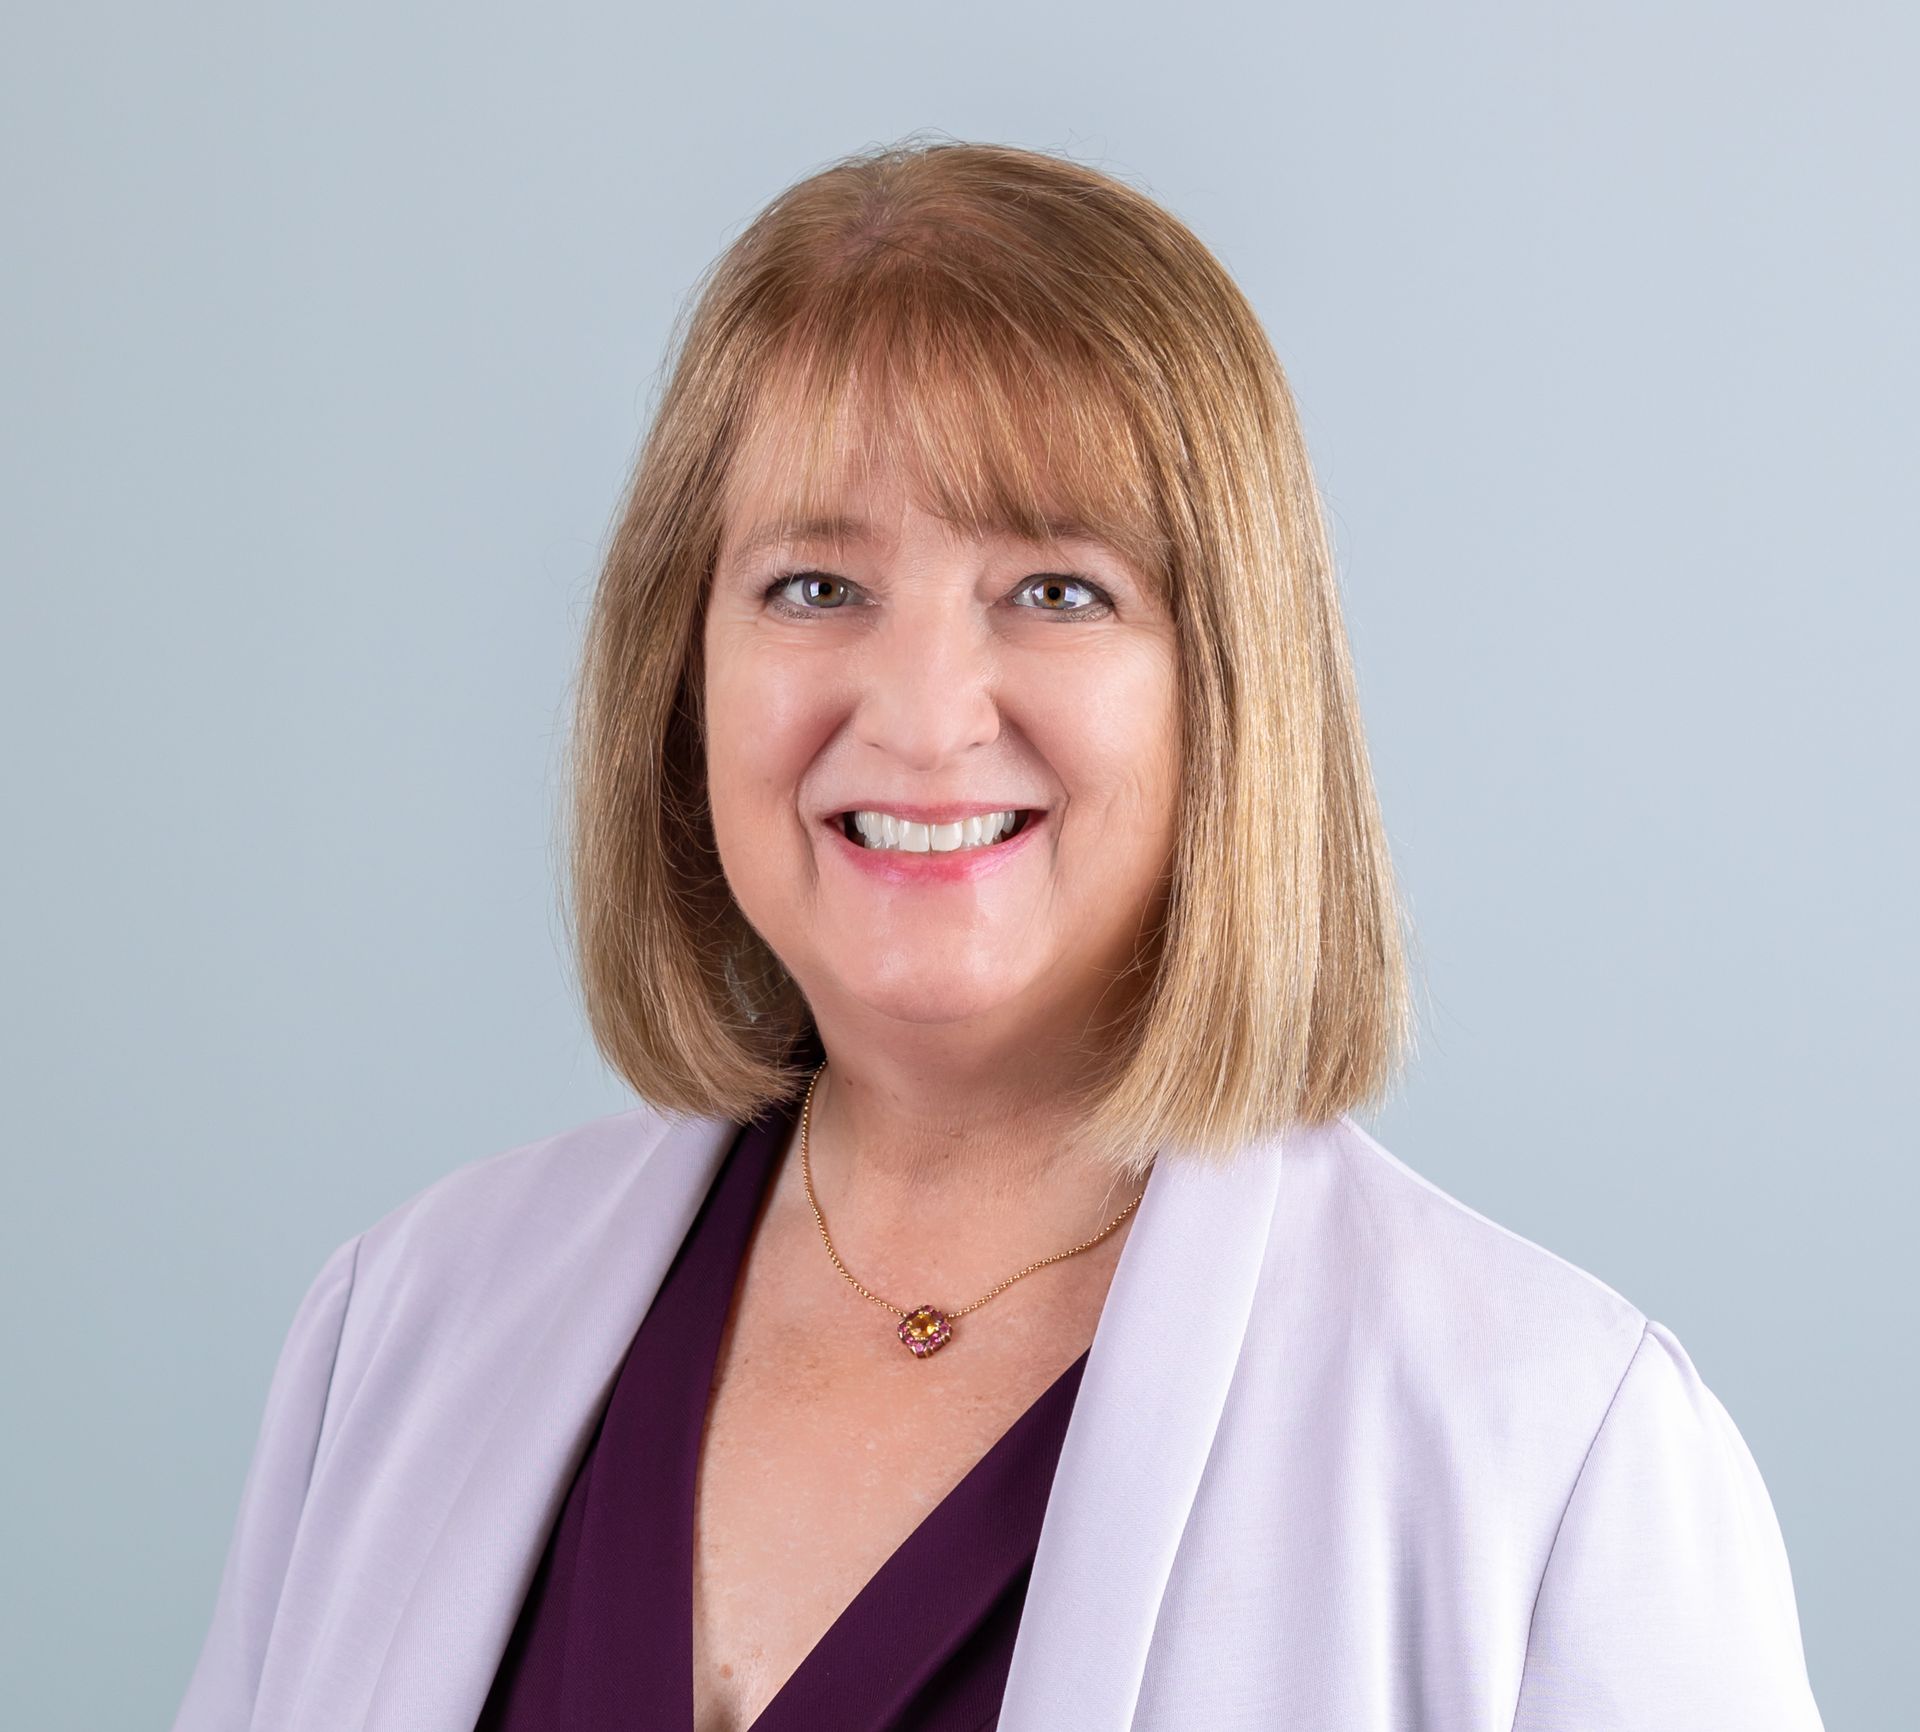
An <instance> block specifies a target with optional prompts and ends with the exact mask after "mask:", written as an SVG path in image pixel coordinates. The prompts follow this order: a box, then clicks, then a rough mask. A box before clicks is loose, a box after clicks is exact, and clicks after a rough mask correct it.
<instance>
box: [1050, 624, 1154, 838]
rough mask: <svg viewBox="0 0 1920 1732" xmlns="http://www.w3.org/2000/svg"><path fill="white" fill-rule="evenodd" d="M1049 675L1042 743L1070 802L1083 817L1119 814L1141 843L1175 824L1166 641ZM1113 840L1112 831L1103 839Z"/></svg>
mask: <svg viewBox="0 0 1920 1732" xmlns="http://www.w3.org/2000/svg"><path fill="white" fill-rule="evenodd" d="M1079 672H1080V675H1081V677H1078V678H1066V679H1055V680H1052V681H1050V682H1048V684H1047V686H1046V687H1045V689H1044V695H1043V696H1041V697H1040V698H1039V700H1038V701H1039V702H1040V704H1041V705H1042V706H1043V708H1042V712H1041V713H1042V714H1043V716H1044V726H1045V730H1046V733H1045V737H1046V740H1047V741H1048V742H1049V743H1048V745H1047V747H1046V748H1045V749H1046V750H1047V752H1048V754H1049V755H1050V756H1051V757H1052V758H1053V760H1054V762H1055V764H1056V766H1057V768H1058V771H1059V774H1060V777H1061V780H1062V782H1063V784H1064V785H1065V788H1066V791H1067V795H1068V798H1069V802H1070V803H1075V804H1078V805H1080V807H1081V808H1082V811H1083V812H1084V813H1085V814H1086V815H1087V816H1089V817H1095V816H1098V817H1101V818H1103V819H1104V818H1114V819H1125V820H1126V821H1127V822H1128V823H1129V824H1131V825H1135V826H1138V827H1139V830H1140V845H1141V846H1142V847H1143V848H1144V847H1147V846H1157V845H1158V844H1159V843H1160V842H1161V841H1162V839H1163V838H1164V836H1165V834H1166V833H1167V832H1169V831H1170V830H1171V828H1172V826H1173V823H1174V803H1175V800H1176V797H1177V792H1178V784H1179V777H1180V700H1179V688H1178V682H1177V674H1176V665H1175V662H1174V659H1173V654H1172V649H1171V646H1170V645H1161V644H1158V643H1149V644H1144V645H1141V646H1140V647H1139V648H1138V649H1136V650H1134V651H1131V652H1130V653H1128V654H1127V655H1125V656H1118V657H1115V658H1113V660H1112V661H1110V662H1106V663H1103V664H1102V665H1099V666H1091V665H1090V666H1088V667H1086V668H1085V669H1082V670H1079ZM1108 841H1109V842H1110V841H1111V838H1110V837H1109V838H1108Z"/></svg>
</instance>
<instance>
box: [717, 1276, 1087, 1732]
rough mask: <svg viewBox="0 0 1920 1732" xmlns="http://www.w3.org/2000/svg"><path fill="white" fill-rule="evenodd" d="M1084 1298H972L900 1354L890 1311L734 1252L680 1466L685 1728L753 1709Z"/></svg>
mask: <svg viewBox="0 0 1920 1732" xmlns="http://www.w3.org/2000/svg"><path fill="white" fill-rule="evenodd" d="M814 1251H815V1255H818V1247H817V1245H816V1246H815V1247H814ZM807 1268H808V1269H809V1270H810V1269H811V1265H810V1264H809V1265H807ZM815 1273H817V1272H815ZM829 1273H831V1271H829ZM798 1292H805V1293H806V1294H808V1295H810V1297H808V1298H805V1299H798V1298H796V1297H795V1295H796V1293H798ZM1083 1309H1084V1308H1083V1307H1077V1308H1076V1310H1075V1311H1074V1312H1073V1313H1072V1314H1070V1315H1061V1314H1058V1313H1055V1314H1053V1315H1050V1316H1047V1317H1045V1318H1044V1319H1043V1318H1042V1317H1040V1315H1039V1314H1038V1313H1037V1312H1036V1311H1035V1310H1034V1309H1033V1308H1032V1307H1029V1308H1028V1310H1027V1311H1026V1312H1025V1313H1021V1312H1018V1311H1009V1312H1008V1313H1007V1314H1006V1315H1004V1316H1003V1317H1002V1318H1001V1319H997V1320H996V1319H994V1318H992V1317H991V1315H990V1308H983V1309H982V1311H981V1312H979V1313H977V1314H974V1315H971V1316H969V1317H967V1318H963V1319H961V1320H960V1322H959V1323H957V1324H956V1326H955V1327H956V1334H955V1338H954V1340H953V1341H952V1342H950V1343H949V1344H948V1346H947V1347H945V1348H943V1349H941V1351H940V1352H939V1353H936V1354H934V1355H932V1356H930V1357H929V1358H927V1359H925V1360H917V1359H915V1358H913V1357H912V1356H911V1355H910V1354H909V1353H908V1352H907V1351H906V1349H905V1348H903V1347H902V1346H901V1345H900V1343H899V1342H898V1341H897V1340H896V1339H895V1338H894V1336H893V1325H894V1323H895V1321H896V1319H895V1318H894V1316H893V1314H892V1313H891V1312H889V1311H886V1310H883V1309H882V1308H881V1307H879V1306H877V1305H874V1304H872V1303H871V1302H869V1301H867V1300H864V1299H862V1298H860V1296H859V1295H858V1294H855V1293H854V1292H852V1290H851V1289H850V1288H844V1287H842V1288H840V1289H838V1290H836V1288H835V1286H834V1285H833V1284H831V1283H829V1282H819V1281H810V1280H803V1279H801V1278H799V1272H798V1271H794V1272H787V1271H784V1270H782V1269H781V1268H780V1267H779V1265H778V1264H777V1263H775V1262H770V1261H768V1260H764V1259H763V1260H761V1261H760V1262H759V1264H758V1266H757V1267H756V1265H755V1264H754V1263H752V1262H750V1263H749V1265H748V1268H747V1271H746V1274H745V1275H744V1276H743V1279H742V1284H741V1289H740V1292H739V1294H738V1296H737V1299H736V1305H735V1311H734V1315H733V1317H732V1318H731V1319H730V1321H729V1327H728V1330H727V1333H726V1336H725V1337H724V1338H723V1341H722V1345H721V1349H720V1354H719V1357H718V1360H717V1362H716V1365H715V1370H714V1382H713V1389H712V1393H711V1396H710V1400H709V1407H708V1413H707V1420H706V1426H705V1430H704V1434H703V1437H702V1442H701V1451H700V1463H699V1472H698V1478H697V1481H696V1494H695V1500H694V1568H693V1670H694V1708H695V1714H694V1725H695V1729H696V1732H745V1729H746V1728H748V1727H750V1726H751V1725H752V1724H753V1721H754V1719H755V1718H756V1717H757V1716H758V1715H759V1713H760V1712H761V1710H762V1709H764V1708H765V1707H766V1705H767V1703H768V1702H769V1701H771V1700H772V1698H773V1697H774V1696H775V1694H776V1693H777V1692H778V1691H779V1689H780V1687H781V1686H782V1685H783V1684H784V1683H785V1682H786V1680H787V1679H788V1677H789V1676H790V1675H791V1674H792V1673H793V1671H794V1670H795V1669H796V1668H797V1667H798V1666H799V1665H800V1663H801V1662H802V1661H803V1660H804V1659H805V1658H806V1656H807V1654H808V1653H809V1652H810V1651H811V1649H812V1648H813V1647H814V1645H815V1644H816V1643H817V1642H818V1641H819V1640H820V1639H821V1637H822V1636H824V1635H825V1634H826V1632H827V1631H828V1630H829V1629H830V1628H831V1627H832V1625H833V1624H834V1622H835V1621H836V1620H837V1619H838V1618H839V1616H840V1614H841V1613H842V1612H843V1611H844V1610H845V1609H846V1607H847V1606H848V1605H849V1604H850V1603H851V1602H852V1601H853V1599H854V1598H855V1597H856V1596H857V1595H858V1594H859V1592H860V1590H861V1589H862V1588H863V1587H864V1586H865V1584H866V1583H867V1581H868V1580H869V1579H870V1578H871V1577H872V1576H873V1574H874V1573H875V1571H877V1570H878V1569H879V1568H880V1566H881V1565H882V1564H883V1563H884V1562H885V1561H886V1560H887V1558H888V1557H889V1556H891V1555H892V1553H893V1552H894V1551H895V1550H896V1549H897V1548H898V1547H899V1546H900V1545H901V1544H902V1543H903V1542H905V1541H906V1540H907V1539H908V1537H909V1536H910V1535H911V1534H912V1533H913V1531H914V1530H915V1529H916V1528H917V1527H918V1526H919V1525H920V1523H921V1522H923V1521H924V1520H925V1519H926V1518H927V1517H928V1515H929V1514H931V1513H932V1512H933V1510H934V1509H935V1508H936V1506H938V1504H939V1503H940V1502H941V1500H942V1499H943V1498H945V1497H946V1495H947V1494H948V1493H949V1492H950V1491H951V1490H952V1489H953V1488H954V1487H955V1486H956V1485H957V1484H958V1483H959V1482H960V1480H961V1479H962V1478H964V1477H965V1475H966V1474H967V1473H968V1471H969V1470H970V1469H971V1468H972V1467H973V1466H974V1465H975V1464H976V1463H977V1462H978V1461H979V1460H980V1458H981V1457H982V1456H983V1455H985V1454H986V1453H987V1451H988V1450H989V1449H991V1448H992V1446H993V1445H994V1443H995V1442H996V1441H997V1440H998V1439H999V1437H1000V1436H1001V1435H1002V1433H1004V1432H1005V1431H1006V1430H1007V1429H1008V1428H1009V1427H1010V1426H1011V1425H1012V1424H1013V1423H1014V1421H1015V1420H1016V1419H1018V1418H1019V1417H1020V1415H1021V1414H1022V1413H1023V1412H1024V1411H1025V1410H1026V1409H1027V1408H1028V1407H1029V1406H1030V1405H1031V1404H1032V1403H1033V1401H1034V1400H1035V1399H1036V1398H1037V1397H1038V1396H1039V1395H1040V1394H1041V1393H1042V1392H1043V1391H1044V1390H1045V1389H1046V1388H1047V1386H1048V1385H1049V1384H1051V1383H1052V1382H1053V1381H1054V1379H1055V1378H1057V1377H1058V1376H1059V1375H1060V1373H1061V1372H1062V1371H1063V1370H1065V1369H1066V1367H1067V1366H1068V1365H1069V1364H1071V1362H1072V1361H1073V1360H1074V1359H1075V1358H1077V1357H1078V1356H1079V1354H1080V1353H1081V1351H1082V1350H1083V1349H1084V1348H1085V1347H1086V1346H1087V1344H1088V1342H1089V1341H1091V1339H1092V1336H1093V1330H1094V1327H1095V1324H1096V1323H1097V1321H1098V1306H1097V1305H1095V1306H1094V1307H1093V1309H1092V1311H1091V1313H1089V1314H1085V1315H1082V1314H1081V1311H1082V1310H1083ZM996 1322H1000V1323H1002V1324H1004V1325H1005V1327H1004V1328H1003V1329H1001V1330H999V1331H996V1330H995V1323H996ZM969 1323H972V1324H974V1328H973V1329H972V1330H971V1331H969V1330H968V1329H967V1325H968V1324H969Z"/></svg>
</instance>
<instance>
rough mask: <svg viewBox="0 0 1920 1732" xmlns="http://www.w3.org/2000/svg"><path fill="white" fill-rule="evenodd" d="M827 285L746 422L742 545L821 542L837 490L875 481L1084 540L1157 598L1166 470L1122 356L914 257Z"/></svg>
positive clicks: (974, 532)
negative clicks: (1125, 566)
mask: <svg viewBox="0 0 1920 1732" xmlns="http://www.w3.org/2000/svg"><path fill="white" fill-rule="evenodd" d="M821 288H822V290H823V291H825V292H822V293H821V294H820V296H819V299H818V300H817V301H816V302H815V304H814V305H812V306H810V307H808V308H806V309H805V310H803V311H801V312H800V313H798V314H797V315H796V316H795V317H794V318H793V321H792V323H790V324H788V325H787V327H786V333H785V338H784V341H783V343H782V345H781V347H780V349H779V350H778V352H777V353H776V354H775V356H774V358H773V359H772V361H771V362H770V364H769V365H768V366H767V367H766V368H765V370H764V371H763V372H762V373H761V375H760V377H759V379H758V381H757V384H756V387H755V389H754V391H753V395H752V397H751V400H750V402H749V404H748V408H747V411H746V413H745V415H744V416H743V417H742V419H741V423H740V427H741V432H740V435H739V437H738V438H737V441H736V443H735V446H734V461H733V463H732V465H731V467H730V472H729V475H728V482H727V488H726V495H727V509H728V511H729V514H730V516H731V515H733V514H736V513H738V512H740V511H742V510H744V509H749V508H750V509H751V511H752V514H753V525H752V527H751V528H750V529H749V530H748V531H747V534H748V535H749V536H750V538H751V540H752V541H753V542H760V541H763V540H768V539H772V538H774V537H775V536H777V535H779V534H780V533H781V532H782V531H783V530H794V531H806V532H810V533H812V534H814V535H817V536H822V537H824V538H826V539H829V540H831V539H833V538H834V534H835V531H836V528H837V527H839V526H840V525H841V524H843V523H844V522H845V518H844V515H843V513H844V506H845V495H846V493H847V491H848V489H849V487H850V486H852V485H855V484H858V485H866V484H868V483H869V482H870V481H871V480H872V478H873V477H875V476H876V475H887V476H891V477H894V478H896V479H897V480H898V481H899V484H900V485H901V486H902V487H903V488H904V489H905V490H906V492H907V494H908V496H909V498H911V499H912V500H913V502H914V503H915V504H916V505H918V506H919V507H920V509H922V510H923V511H926V512H927V513H929V514H930V515H932V516H934V517H937V518H940V519H941V520H943V521H944V522H946V523H947V524H948V525H950V526H951V527H952V528H953V529H954V530H955V531H956V532H957V533H961V534H965V535H970V536H974V537H980V538H985V537H988V536H993V535H1008V536H1017V537H1020V538H1022V539H1024V540H1027V541H1033V542H1046V541H1050V540H1052V539H1054V538H1056V537H1060V536H1065V535H1071V534H1077V535H1086V536H1092V537H1094V538H1096V539H1097V540H1099V541H1101V542H1104V543H1105V544H1106V545H1107V546H1109V547H1111V548H1113V549H1114V550H1115V551H1116V552H1118V553H1119V554H1121V555H1122V556H1123V557H1124V558H1126V559H1127V560H1128V561H1129V562H1130V563H1131V564H1132V565H1133V567H1134V568H1135V569H1136V570H1137V571H1138V572H1139V574H1140V576H1141V577H1142V578H1143V579H1144V580H1145V581H1146V583H1147V584H1148V586H1149V587H1150V588H1151V589H1152V590H1153V591H1154V592H1155V593H1156V594H1158V595H1160V596H1161V597H1162V598H1163V599H1164V597H1165V593H1166V588H1167V565H1168V559H1169V551H1170V548H1171V545H1172V542H1171V536H1170V527H1169V523H1168V518H1167V512H1166V498H1167V492H1166V486H1165V480H1164V465H1163V464H1162V463H1161V462H1159V461H1158V460H1157V458H1156V454H1155V453H1154V451H1153V450H1152V448H1151V446H1150V444H1149V442H1148V440H1147V439H1146V438H1145V437H1144V435H1143V431H1142V423H1143V416H1142V413H1141V405H1140V403H1139V402H1138V401H1137V400H1136V398H1135V396H1134V394H1133V393H1132V392H1131V391H1130V390H1129V388H1128V386H1127V384H1126V382H1125V378H1124V375H1123V374H1122V372H1121V370H1120V369H1119V367H1118V366H1117V365H1115V364H1113V363H1112V362H1110V361H1108V360H1106V359H1104V358H1103V357H1102V356H1101V355H1100V354H1099V353H1098V351H1097V350H1096V349H1094V348H1093V347H1092V345H1090V344H1089V343H1088V342H1087V341H1086V340H1085V339H1084V338H1083V337H1081V336H1080V335H1078V334H1076V333H1075V331H1074V330H1073V329H1072V327H1071V324H1070V322H1069V321H1068V320H1066V319H1063V318H1062V317H1061V312H1060V310H1059V309H1058V308H1055V309H1054V310H1053V311H1052V313H1051V314H1050V316H1049V317H1048V318H1047V319H1046V320H1044V321H1041V320H1038V319H1035V318H1032V317H1029V316H1027V315H1028V314H1029V313H1030V312H1031V309H1029V308H1009V307H1007V306H1006V304H1005V303H1004V302H994V303H989V301H988V300H987V299H986V298H985V297H984V296H983V295H982V292H981V286H980V284H979V282H978V280H977V279H976V280H971V281H969V282H967V283H966V284H964V285H963V284H961V283H959V282H956V281H952V280H949V279H941V278H939V277H934V276H930V275H929V274H928V272H927V270H926V268H925V267H924V265H921V264H919V262H918V261H916V268H914V269H912V270H908V271H899V270H882V271H879V272H874V273H870V274H868V275H866V276H864V277H863V278H861V279H860V280H859V281H857V282H852V281H846V280H843V281H841V282H840V283H837V284H830V285H821ZM856 297H858V298H856ZM748 451H751V452H752V453H753V454H754V458H755V461H754V462H753V463H752V464H747V463H744V462H742V461H741V457H742V454H743V453H746V452H748ZM749 473H750V474H751V477H752V479H751V481H749V479H748V476H749ZM749 486H751V487H752V489H753V492H754V495H755V496H754V498H753V499H752V500H751V501H749V500H747V499H746V498H745V497H744V494H745V492H746V490H747V488H748V487H749ZM735 520H736V521H737V520H738V518H737V517H735Z"/></svg>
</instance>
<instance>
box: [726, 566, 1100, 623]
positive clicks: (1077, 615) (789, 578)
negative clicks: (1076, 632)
mask: <svg viewBox="0 0 1920 1732" xmlns="http://www.w3.org/2000/svg"><path fill="white" fill-rule="evenodd" d="M803 577H821V578H825V579H826V580H827V581H828V582H830V583H846V581H847V580H846V579H845V578H843V577H834V576H833V575H832V573H830V572H825V571H814V570H811V569H801V570H797V571H783V572H782V573H780V575H779V576H778V577H776V578H774V579H773V580H772V581H771V582H770V583H768V585H767V586H766V588H765V589H764V590H763V591H762V592H761V597H762V599H763V600H766V601H774V600H779V601H780V602H781V604H782V610H783V611H784V612H785V613H786V615H787V617H788V618H790V619H801V618H805V617H806V616H807V615H808V614H823V613H838V612H839V611H840V609H839V608H837V607H801V606H798V605H796V604H795V603H793V602H790V601H787V600H785V598H784V597H782V596H781V595H780V591H781V590H783V589H785V588H786V587H787V585H788V584H790V583H794V582H796V581H798V580H799V579H800V578H803ZM1036 583H1070V584H1078V585H1079V586H1080V587H1081V588H1082V589H1086V590H1091V591H1092V592H1093V594H1094V596H1095V597H1096V599H1095V600H1094V601H1093V602H1092V603H1091V604H1090V605H1088V606H1086V607H1079V608H1057V607H1034V608H1032V609H1031V610H1030V611H1032V612H1034V613H1050V614H1053V615H1055V616H1056V617H1057V618H1060V619H1071V620H1087V619H1103V618H1105V617H1106V616H1107V615H1108V614H1109V613H1111V612H1112V611H1113V597H1112V596H1110V595H1109V594H1108V593H1107V592H1106V591H1105V590H1104V589H1102V588H1101V587H1100V585H1099V584H1097V583H1095V582H1094V581H1093V579H1092V578H1090V577H1080V576H1077V575H1076V574H1075V573H1073V572H1070V571H1049V572H1040V573H1036V574H1035V575H1034V576H1032V577H1029V578H1026V579H1025V580H1023V581H1022V583H1021V584H1020V585H1019V588H1020V589H1027V588H1030V587H1031V586H1032V585H1034V584H1036ZM848 587H852V586H851V585H849V586H848ZM1016 593H1017V591H1016Z"/></svg>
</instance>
